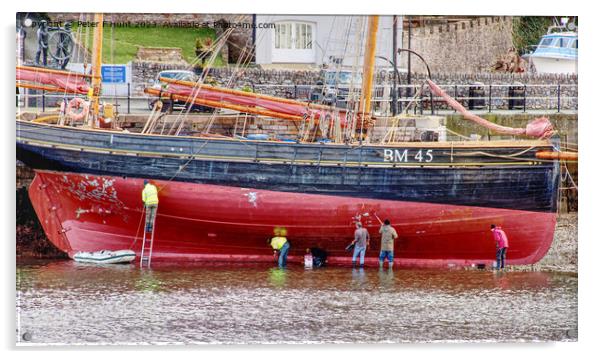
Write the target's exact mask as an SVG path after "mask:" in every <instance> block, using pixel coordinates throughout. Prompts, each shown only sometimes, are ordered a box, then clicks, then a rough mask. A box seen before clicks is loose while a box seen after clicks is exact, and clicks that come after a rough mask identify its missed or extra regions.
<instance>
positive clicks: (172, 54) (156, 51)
mask: <svg viewBox="0 0 602 359" xmlns="http://www.w3.org/2000/svg"><path fill="white" fill-rule="evenodd" d="M136 59H137V60H142V61H155V62H168V63H170V64H173V63H179V64H182V65H188V64H187V63H186V61H185V60H184V58H183V57H182V49H181V48H179V47H142V46H140V47H138V51H137V52H136Z"/></svg>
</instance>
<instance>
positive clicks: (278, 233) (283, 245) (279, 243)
mask: <svg viewBox="0 0 602 359" xmlns="http://www.w3.org/2000/svg"><path fill="white" fill-rule="evenodd" d="M269 242H270V245H271V246H272V248H273V249H274V256H275V255H276V253H278V251H280V255H279V256H278V267H280V268H286V257H287V256H288V250H289V248H290V247H291V246H290V244H289V243H288V241H287V240H286V230H285V229H280V228H277V229H274V237H273V238H272V239H271V240H270V241H269Z"/></svg>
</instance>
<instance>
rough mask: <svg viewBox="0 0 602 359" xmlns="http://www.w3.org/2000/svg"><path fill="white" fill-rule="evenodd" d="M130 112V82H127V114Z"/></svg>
mask: <svg viewBox="0 0 602 359" xmlns="http://www.w3.org/2000/svg"><path fill="white" fill-rule="evenodd" d="M129 114H130V83H129V82H128V115H129Z"/></svg>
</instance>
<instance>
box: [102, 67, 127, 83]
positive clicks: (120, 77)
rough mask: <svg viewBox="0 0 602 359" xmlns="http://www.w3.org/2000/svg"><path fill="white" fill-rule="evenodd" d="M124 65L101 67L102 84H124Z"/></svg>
mask: <svg viewBox="0 0 602 359" xmlns="http://www.w3.org/2000/svg"><path fill="white" fill-rule="evenodd" d="M125 71H126V65H103V66H102V68H101V76H102V82H105V83H112V84H124V83H125V82H126V79H125Z"/></svg>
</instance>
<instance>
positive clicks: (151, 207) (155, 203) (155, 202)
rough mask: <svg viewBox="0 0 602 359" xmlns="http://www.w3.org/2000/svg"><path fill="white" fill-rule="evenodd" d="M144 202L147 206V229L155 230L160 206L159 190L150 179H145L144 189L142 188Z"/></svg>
mask: <svg viewBox="0 0 602 359" xmlns="http://www.w3.org/2000/svg"><path fill="white" fill-rule="evenodd" d="M142 202H144V206H145V207H146V231H147V232H151V231H152V230H153V224H154V223H155V215H156V214H157V207H159V191H158V190H157V187H155V186H154V185H153V184H152V183H150V181H149V180H147V179H145V180H144V189H143V190H142Z"/></svg>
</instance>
